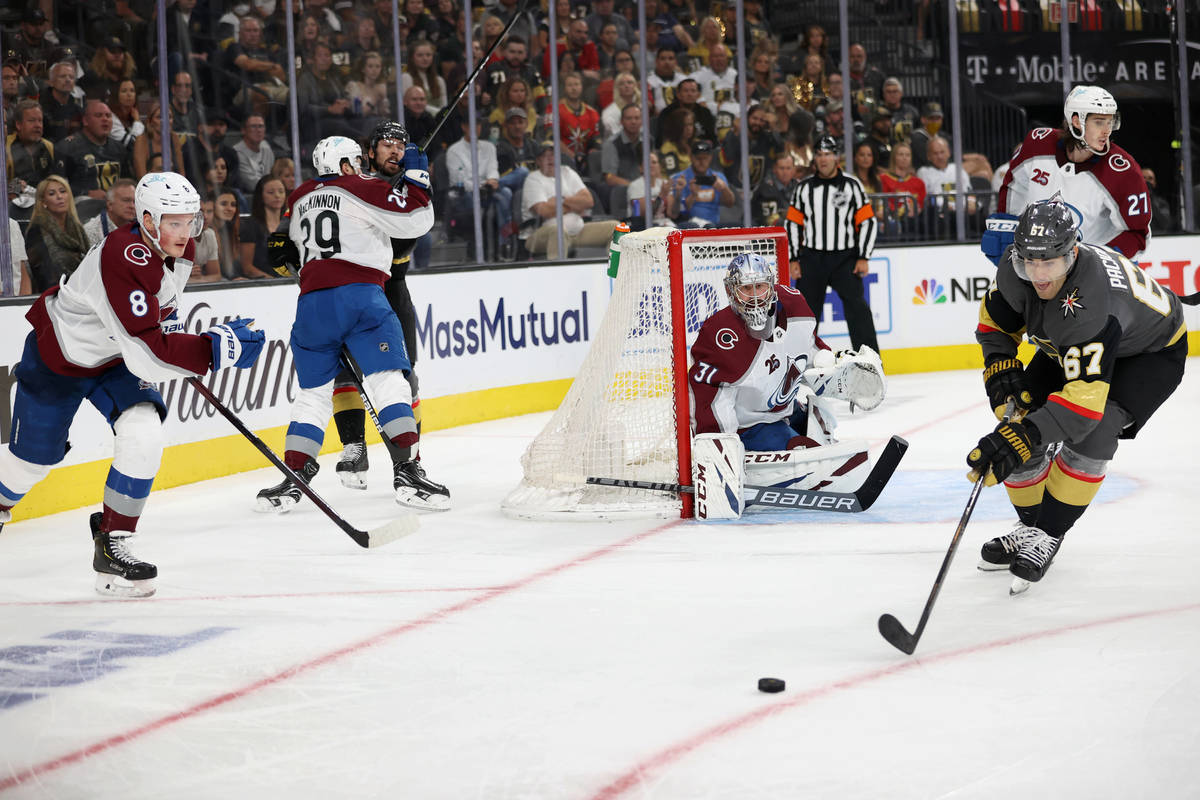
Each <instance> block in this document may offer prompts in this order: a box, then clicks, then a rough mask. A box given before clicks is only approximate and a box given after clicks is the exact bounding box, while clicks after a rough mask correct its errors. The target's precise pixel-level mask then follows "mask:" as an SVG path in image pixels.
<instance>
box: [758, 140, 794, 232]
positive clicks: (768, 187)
mask: <svg viewBox="0 0 1200 800" xmlns="http://www.w3.org/2000/svg"><path fill="white" fill-rule="evenodd" d="M795 191H796V160H795V159H794V158H792V154H791V153H782V154H780V156H779V157H778V158H776V159H775V163H774V164H773V165H772V167H771V172H770V173H769V174H768V175H767V177H766V178H764V179H763V181H762V183H760V184H759V185H758V188H757V189H756V190H755V191H754V197H753V198H752V199H751V201H750V212H751V213H752V214H753V215H754V224H755V225H770V226H773V227H774V226H780V225H783V221H784V219H785V218H786V216H787V210H788V207H789V206H790V205H791V202H792V193H793V192H795Z"/></svg>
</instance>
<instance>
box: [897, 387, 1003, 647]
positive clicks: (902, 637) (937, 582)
mask: <svg viewBox="0 0 1200 800" xmlns="http://www.w3.org/2000/svg"><path fill="white" fill-rule="evenodd" d="M1016 407H1017V404H1016V401H1014V400H1013V399H1012V398H1011V397H1010V398H1009V400H1008V407H1007V408H1005V410H1004V421H1005V422H1009V421H1011V420H1013V419H1014V418H1015V419H1020V418H1021V417H1022V416H1024V414H1017V413H1016ZM983 478H984V476H983V475H980V476H979V480H977V481H975V485H974V486H972V487H971V496H970V497H968V498H967V507H966V508H964V509H963V513H962V517H961V518H960V519H959V520H958V527H957V528H955V529H954V537H953V538H951V539H950V548H949V549H948V550H947V551H946V557H945V559H943V560H942V568H941V569H940V570H938V574H937V578H935V579H934V581H933V589H931V590H930V592H929V599H928V600H926V601H925V608H924V610H923V611H922V612H921V619H920V621H918V622H917V629H916V630H915V631H913V632H912V633H909V632H908V631H907V630H905V629H904V626H903V625H901V624H900V620H898V619H896V618H895V617H894V616H892V615H891V614H883V615H882V616H880V617H879V633H880V634H881V635H882V636H883V638H884V639H886V640H887V641H888V644H890V645H891V646H892V647H895V648H896V649H897V650H899V651H900V652H901V653H904V654H906V655H910V656H911V655H912V654H913V653H914V652H916V649H917V642H919V641H921V634H922V633H924V632H925V625H926V623H928V622H929V615H930V614H932V613H933V604H934V603H935V602H937V598H938V594H940V593H941V591H942V583H943V582H944V581H945V580H946V573H947V572H949V571H950V562H951V561H953V560H954V553H955V552H956V551H957V550H958V543H959V542H960V541H962V535H963V531H965V530H966V529H967V522H968V521H970V519H971V513H972V512H974V511H975V503H976V501H978V500H979V493H980V492H981V491H983V484H984V480H983Z"/></svg>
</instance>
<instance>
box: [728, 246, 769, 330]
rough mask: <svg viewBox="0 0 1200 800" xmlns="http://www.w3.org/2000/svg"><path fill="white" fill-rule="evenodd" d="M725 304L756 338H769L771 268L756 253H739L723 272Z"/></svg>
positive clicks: (764, 259)
mask: <svg viewBox="0 0 1200 800" xmlns="http://www.w3.org/2000/svg"><path fill="white" fill-rule="evenodd" d="M725 292H726V294H728V295H729V305H730V306H732V307H733V311H734V313H735V314H737V315H738V316H739V317H741V318H742V321H743V322H745V323H746V327H747V328H749V329H750V334H751V335H752V336H754V337H755V338H756V339H769V338H771V334H772V333H774V331H775V306H776V301H777V300H778V296H777V295H776V292H775V269H774V268H773V267H772V265H771V262H770V261H768V260H767V259H766V258H764V257H763V256H760V255H758V254H757V253H739V254H738V255H736V256H734V257H733V260H732V261H730V262H729V269H728V270H727V271H726V272H725Z"/></svg>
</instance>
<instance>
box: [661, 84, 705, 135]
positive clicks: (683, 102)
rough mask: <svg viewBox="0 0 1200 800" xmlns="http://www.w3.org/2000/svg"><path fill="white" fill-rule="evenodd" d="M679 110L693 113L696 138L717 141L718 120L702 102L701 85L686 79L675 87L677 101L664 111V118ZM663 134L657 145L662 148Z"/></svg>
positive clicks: (673, 101) (672, 102)
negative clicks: (682, 109)
mask: <svg viewBox="0 0 1200 800" xmlns="http://www.w3.org/2000/svg"><path fill="white" fill-rule="evenodd" d="M677 108H684V109H687V110H688V111H690V112H692V122H693V124H694V125H695V126H696V138H697V139H708V140H709V141H716V140H717V118H716V117H715V116H713V112H712V111H710V110H709V109H708V107H707V106H705V105H703V104H702V103H701V102H700V84H699V83H697V82H696V81H695V80H694V79H692V78H684V79H683V80H681V81H680V82H679V83H677V84H676V85H675V99H674V100H672V101H671V102H670V103H669V104H668V105H667V107H666V108H664V109H663V110H662V116H664V117H665V116H666V115H667V114H670V113H671V112H672V111H674V110H675V109H677ZM662 143H663V140H662V133H661V131H660V132H659V135H658V137H657V145H658V146H659V147H662Z"/></svg>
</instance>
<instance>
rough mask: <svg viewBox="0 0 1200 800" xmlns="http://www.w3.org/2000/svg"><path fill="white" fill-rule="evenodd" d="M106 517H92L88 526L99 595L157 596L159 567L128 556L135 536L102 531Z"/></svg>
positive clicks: (97, 513)
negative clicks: (156, 586) (102, 522)
mask: <svg viewBox="0 0 1200 800" xmlns="http://www.w3.org/2000/svg"><path fill="white" fill-rule="evenodd" d="M102 519H104V514H103V513H102V512H99V511H97V512H96V513H95V514H92V516H91V519H90V520H89V524H90V525H91V529H92V543H93V544H94V545H95V548H96V552H95V555H94V556H93V557H92V569H94V570H96V591H97V592H98V593H100V594H104V595H110V596H112V597H149V596H150V595H152V594H154V588H155V587H154V579H155V578H157V577H158V567H156V566H154V565H153V564H148V563H146V562H145V561H142V560H141V559H139V558H138V557H137V556H135V555H134V554H133V553H131V552H129V540H130V539H131V538H133V534H132V533H126V532H116V531H110V532H109V533H102V532H101V531H100V521H101V520H102Z"/></svg>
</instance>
